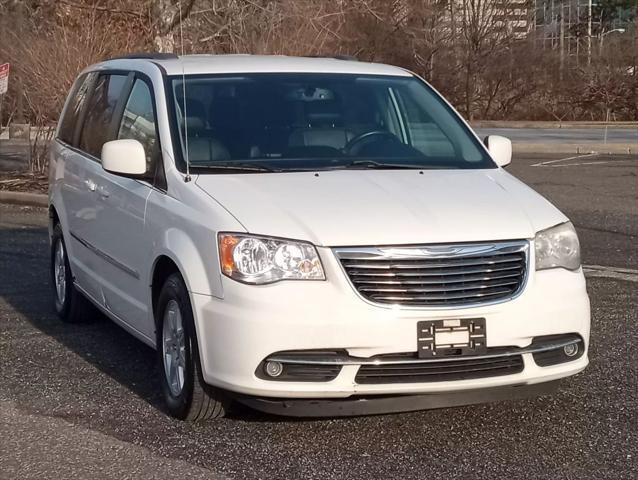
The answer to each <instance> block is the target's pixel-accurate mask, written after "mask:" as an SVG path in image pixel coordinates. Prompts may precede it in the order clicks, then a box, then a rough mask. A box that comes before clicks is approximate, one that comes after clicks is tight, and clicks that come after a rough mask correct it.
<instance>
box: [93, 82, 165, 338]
mask: <svg viewBox="0 0 638 480" xmlns="http://www.w3.org/2000/svg"><path fill="white" fill-rule="evenodd" d="M119 110H121V112H118V113H116V118H115V119H114V122H115V129H114V132H115V138H117V139H134V140H138V141H140V143H142V145H143V146H144V149H145V151H146V157H147V171H149V172H153V171H154V167H155V164H156V162H157V161H159V142H158V141H157V130H156V121H155V118H156V116H155V109H154V103H153V97H152V95H151V86H150V85H149V84H148V83H146V81H145V80H143V79H141V78H136V79H135V80H134V83H133V85H132V88H131V90H130V95H128V98H126V99H125V103H124V104H123V108H122V109H119ZM96 183H97V184H98V185H97V192H96V198H97V202H98V205H99V207H98V209H97V218H96V225H97V229H96V233H97V235H96V237H95V246H96V248H97V249H98V250H99V251H100V252H102V254H103V255H104V264H103V273H102V288H103V293H104V301H105V307H106V308H107V309H108V310H109V311H111V312H112V313H114V314H115V315H117V317H119V318H120V319H122V320H123V321H125V322H126V323H127V324H129V325H130V326H131V327H133V328H134V329H135V330H137V331H139V332H140V333H142V334H143V335H145V336H147V337H148V338H150V339H153V338H154V331H155V327H154V324H153V322H152V315H150V313H151V312H149V308H150V305H149V299H150V293H149V292H150V286H149V284H148V269H149V268H150V265H151V264H152V258H151V252H152V248H151V244H152V239H150V238H147V233H146V230H145V224H144V215H145V209H146V202H147V199H148V197H149V196H150V194H151V192H152V191H153V189H154V186H153V179H152V178H150V177H149V178H148V180H137V179H132V178H126V177H122V176H119V175H114V174H111V173H109V172H106V171H105V170H103V169H101V170H100V175H99V179H98V180H97V182H96Z"/></svg>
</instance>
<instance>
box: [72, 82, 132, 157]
mask: <svg viewBox="0 0 638 480" xmlns="http://www.w3.org/2000/svg"><path fill="white" fill-rule="evenodd" d="M125 84H126V76H125V75H100V76H99V77H98V79H97V82H96V84H95V88H94V89H93V94H92V95H91V97H90V99H89V101H88V104H87V112H86V118H85V120H84V126H83V128H82V134H81V136H80V145H79V147H80V149H81V150H83V151H85V152H86V153H88V154H90V155H93V156H94V157H95V158H100V156H101V153H102V145H104V143H106V142H107V141H109V140H111V139H110V138H109V135H110V131H109V130H110V125H111V119H112V117H113V111H114V110H115V105H116V104H117V101H118V100H119V98H120V96H121V94H122V89H123V88H124V85H125Z"/></svg>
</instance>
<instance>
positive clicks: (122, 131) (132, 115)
mask: <svg viewBox="0 0 638 480" xmlns="http://www.w3.org/2000/svg"><path fill="white" fill-rule="evenodd" d="M117 138H118V139H121V138H126V139H133V140H138V141H139V142H140V143H141V144H142V145H143V146H144V151H145V152H146V167H147V168H146V170H147V171H151V164H152V161H153V160H154V159H155V158H156V157H157V154H158V153H159V148H158V147H159V144H158V142H157V130H156V128H155V113H154V110H153V97H152V95H151V91H150V89H149V87H148V85H147V84H146V82H144V81H143V80H139V79H138V80H136V81H135V84H133V90H131V95H130V96H129V99H128V101H127V102H126V107H125V108H124V113H123V114H122V122H121V123H120V128H119V131H118V135H117Z"/></svg>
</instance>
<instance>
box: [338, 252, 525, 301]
mask: <svg viewBox="0 0 638 480" xmlns="http://www.w3.org/2000/svg"><path fill="white" fill-rule="evenodd" d="M332 252H333V254H334V255H335V257H336V259H337V263H338V264H339V268H341V271H342V272H343V274H344V276H345V277H346V279H347V281H348V284H349V285H350V288H352V290H353V291H354V293H355V294H356V295H357V296H358V297H359V298H360V299H361V300H363V301H364V302H366V303H367V304H369V305H373V306H375V307H380V308H386V309H391V310H397V309H400V310H421V311H423V310H426V311H432V310H461V309H467V308H476V307H485V306H490V305H496V304H499V303H504V302H509V301H511V300H514V299H515V298H518V297H519V296H520V295H521V294H522V293H523V292H524V291H525V288H526V287H527V282H528V280H529V276H530V241H529V240H503V241H499V240H494V241H488V242H474V243H470V242H467V243H449V244H447V243H440V244H424V245H400V246H369V247H334V248H332ZM496 252H498V253H504V254H505V253H517V252H525V277H524V278H523V282H522V283H521V286H520V288H519V289H518V291H516V292H515V293H514V294H513V295H512V296H510V297H507V298H500V299H498V300H492V301H487V302H486V301H483V302H482V301H480V300H479V301H476V302H472V303H467V304H464V305H418V306H415V305H401V304H390V303H378V302H374V301H372V300H370V299H368V298H366V297H364V296H363V295H361V293H360V292H359V290H357V287H356V286H355V285H354V283H353V282H352V279H351V278H350V275H348V272H347V271H346V269H345V267H344V266H343V263H342V262H341V260H371V259H378V258H383V259H386V260H388V259H396V260H418V259H422V258H455V257H456V258H463V257H467V256H471V255H479V254H481V255H485V254H490V253H496Z"/></svg>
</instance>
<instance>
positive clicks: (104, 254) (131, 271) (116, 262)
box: [69, 231, 140, 280]
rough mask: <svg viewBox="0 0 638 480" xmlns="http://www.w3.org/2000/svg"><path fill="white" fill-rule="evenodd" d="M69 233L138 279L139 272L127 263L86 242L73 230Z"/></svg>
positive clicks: (104, 258) (98, 254)
mask: <svg viewBox="0 0 638 480" xmlns="http://www.w3.org/2000/svg"><path fill="white" fill-rule="evenodd" d="M69 233H70V234H71V237H73V238H74V239H75V240H77V241H78V242H79V243H80V244H82V245H83V246H84V247H86V248H88V249H89V250H91V251H92V252H93V253H95V254H96V255H97V256H98V257H100V258H102V259H103V260H106V261H107V262H109V263H110V264H111V265H113V266H115V267H117V268H119V269H120V270H122V271H123V272H125V273H128V274H129V275H130V276H131V277H133V278H135V279H137V280H139V278H140V273H139V272H138V271H137V270H135V269H133V268H131V267H129V266H128V265H126V264H124V263H122V262H120V261H119V260H117V259H116V258H113V257H112V256H110V255H109V254H108V253H106V252H103V251H102V250H100V249H99V248H97V247H96V246H94V245H92V244H91V243H89V242H87V241H86V240H85V239H83V238H81V237H79V236H78V235H77V234H76V233H75V232H73V231H71V232H69Z"/></svg>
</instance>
